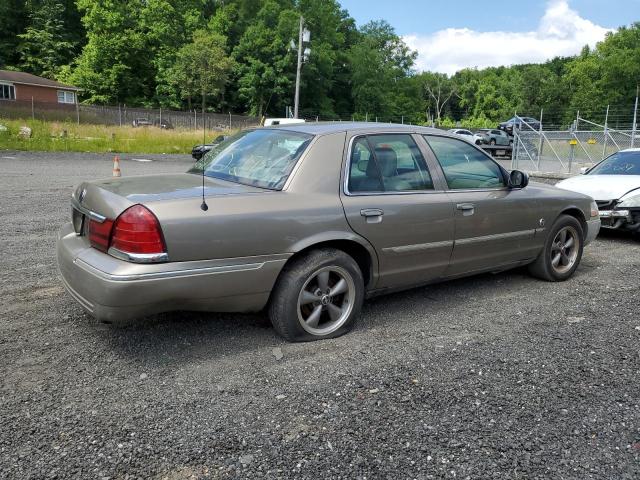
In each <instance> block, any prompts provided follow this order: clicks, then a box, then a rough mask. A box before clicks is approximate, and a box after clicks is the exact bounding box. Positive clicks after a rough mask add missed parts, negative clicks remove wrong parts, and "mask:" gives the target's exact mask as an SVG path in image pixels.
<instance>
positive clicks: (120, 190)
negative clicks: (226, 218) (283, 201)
mask: <svg viewBox="0 0 640 480" xmlns="http://www.w3.org/2000/svg"><path fill="white" fill-rule="evenodd" d="M264 192H265V190H264V189H261V188H258V187H252V186H250V185H241V184H238V183H232V182H227V181H224V180H218V179H215V178H210V177H204V194H205V196H206V197H207V198H209V197H216V196H221V195H246V194H252V193H264ZM201 196H202V177H201V176H200V175H194V174H192V173H181V174H171V175H141V176H136V177H126V178H123V177H114V178H107V179H103V180H95V181H92V182H84V183H81V184H80V185H78V187H77V188H76V190H75V191H74V193H73V199H72V203H75V204H76V207H78V206H80V210H85V213H86V211H87V210H88V211H90V212H94V213H97V214H99V215H102V216H105V217H107V218H110V219H115V218H117V217H118V215H120V214H121V213H122V212H123V211H124V210H126V209H127V208H129V207H131V206H132V205H135V204H137V203H141V204H148V203H152V202H161V201H167V200H180V199H187V198H198V197H201Z"/></svg>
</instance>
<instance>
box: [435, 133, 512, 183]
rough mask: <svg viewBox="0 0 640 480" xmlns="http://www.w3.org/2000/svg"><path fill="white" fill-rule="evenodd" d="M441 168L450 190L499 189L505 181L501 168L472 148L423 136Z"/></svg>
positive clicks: (460, 143) (456, 140) (444, 139)
mask: <svg viewBox="0 0 640 480" xmlns="http://www.w3.org/2000/svg"><path fill="white" fill-rule="evenodd" d="M425 140H426V141H427V143H428V144H429V146H430V147H431V150H433V153H434V154H435V156H436V158H437V159H438V162H440V165H441V166H442V170H443V171H444V176H445V178H446V180H447V184H448V185H449V188H450V189H451V190H465V189H474V188H501V187H504V186H505V185H506V184H505V180H504V176H503V174H502V169H501V168H500V167H499V166H498V164H497V163H495V162H494V161H493V160H491V159H490V158H488V157H487V156H486V155H485V154H484V153H482V152H480V151H478V150H477V149H476V148H474V147H473V146H472V145H469V144H468V143H466V142H462V141H460V140H458V139H455V138H448V137H436V136H428V135H426V136H425Z"/></svg>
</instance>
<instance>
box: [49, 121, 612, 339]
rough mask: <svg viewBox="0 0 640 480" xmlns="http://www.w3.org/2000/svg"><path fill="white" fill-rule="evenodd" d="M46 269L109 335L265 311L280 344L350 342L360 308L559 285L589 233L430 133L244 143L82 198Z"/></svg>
mask: <svg viewBox="0 0 640 480" xmlns="http://www.w3.org/2000/svg"><path fill="white" fill-rule="evenodd" d="M71 206H72V209H71V210H72V222H70V223H69V224H67V225H65V226H63V227H62V229H61V231H60V234H59V239H58V246H57V252H58V264H59V268H60V272H61V274H62V278H63V281H64V284H65V286H66V288H67V290H68V291H69V293H70V294H71V296H72V297H73V298H75V299H76V300H77V301H78V302H79V303H80V304H81V305H82V306H83V307H84V309H85V310H86V311H88V312H89V313H90V314H92V315H93V316H95V317H97V318H99V319H101V320H108V321H119V320H129V319H131V318H135V317H140V316H144V315H149V314H154V313H158V312H164V311H171V310H199V311H225V312H247V311H254V312H257V311H261V310H263V309H264V308H265V307H266V308H267V311H268V313H269V316H270V318H271V320H272V323H273V325H274V327H275V329H276V330H277V331H278V332H279V333H280V334H281V335H282V336H283V337H285V338H286V339H288V340H294V341H296V340H314V339H321V338H327V337H335V336H338V335H341V334H343V333H345V332H347V331H348V330H349V329H350V328H352V326H353V325H354V322H355V320H356V318H357V317H358V314H359V312H360V308H361V305H362V303H363V301H364V299H365V297H367V296H371V295H377V294H382V293H386V292H390V291H396V290H399V289H405V288H410V287H414V286H417V285H424V284H428V283H432V282H437V281H442V280H447V279H451V278H456V277H461V276H465V275H472V274H476V273H480V272H496V271H501V270H506V269H509V268H513V267H517V266H521V265H529V269H530V271H531V273H532V274H533V275H535V276H537V277H539V278H542V279H544V280H548V281H561V280H566V279H568V278H569V277H571V275H572V274H573V273H574V271H575V270H576V268H577V267H578V265H579V263H580V258H581V255H582V249H583V247H584V246H585V245H586V244H588V243H589V242H590V241H591V240H592V239H593V238H594V237H595V235H596V234H597V232H598V230H599V228H600V220H599V217H598V209H597V206H596V205H595V204H594V202H593V201H592V199H591V198H589V197H588V196H585V195H582V194H579V193H573V192H568V191H565V190H560V189H557V188H555V187H552V186H549V185H543V184H533V183H532V184H529V181H528V177H527V175H526V174H524V173H522V172H519V171H513V172H510V173H508V172H507V171H506V170H504V169H503V168H502V167H501V166H499V165H498V164H497V163H495V162H494V161H493V160H492V159H491V158H490V157H489V156H487V155H486V154H485V153H484V152H483V151H482V150H480V149H479V148H477V147H476V146H475V145H472V144H470V143H469V142H466V141H464V140H462V139H460V138H459V137H457V136H455V135H452V134H449V133H446V132H442V131H439V130H433V129H427V128H422V127H413V126H403V125H380V124H363V123H351V124H349V123H329V124H324V123H317V124H300V125H286V126H281V127H270V128H261V129H255V130H248V131H243V132H241V133H239V134H237V135H235V136H232V137H229V138H227V139H225V140H224V141H223V142H221V143H220V144H217V145H215V146H214V148H213V149H212V150H211V151H210V152H209V153H207V154H206V156H205V157H204V158H203V159H202V160H200V161H199V162H198V163H197V164H195V166H194V167H193V168H192V169H191V170H190V171H189V172H187V173H184V174H179V175H149V176H140V177H129V178H110V179H106V180H100V181H92V182H85V183H82V184H81V185H79V186H78V187H77V188H76V189H75V190H74V192H73V195H72V198H71Z"/></svg>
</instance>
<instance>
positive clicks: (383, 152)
mask: <svg viewBox="0 0 640 480" xmlns="http://www.w3.org/2000/svg"><path fill="white" fill-rule="evenodd" d="M348 186H349V191H350V192H353V193H364V192H406V191H420V190H433V182H432V180H431V175H430V174H429V170H428V169H427V167H426V164H425V161H424V158H423V157H422V154H421V153H420V150H419V148H418V146H417V145H416V143H415V142H414V141H413V138H411V135H404V134H391V135H369V136H365V137H359V138H357V139H356V140H355V141H354V142H353V146H352V148H351V158H350V160H349V181H348Z"/></svg>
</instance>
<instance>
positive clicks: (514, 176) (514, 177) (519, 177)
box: [509, 170, 529, 188]
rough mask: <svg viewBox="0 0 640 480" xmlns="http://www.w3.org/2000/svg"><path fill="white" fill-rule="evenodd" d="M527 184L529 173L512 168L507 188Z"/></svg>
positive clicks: (521, 186)
mask: <svg viewBox="0 0 640 480" xmlns="http://www.w3.org/2000/svg"><path fill="white" fill-rule="evenodd" d="M527 185H529V174H528V173H525V172H521V171H520V170H512V171H511V173H510V174H509V188H524V187H526V186H527Z"/></svg>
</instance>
